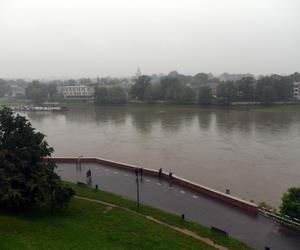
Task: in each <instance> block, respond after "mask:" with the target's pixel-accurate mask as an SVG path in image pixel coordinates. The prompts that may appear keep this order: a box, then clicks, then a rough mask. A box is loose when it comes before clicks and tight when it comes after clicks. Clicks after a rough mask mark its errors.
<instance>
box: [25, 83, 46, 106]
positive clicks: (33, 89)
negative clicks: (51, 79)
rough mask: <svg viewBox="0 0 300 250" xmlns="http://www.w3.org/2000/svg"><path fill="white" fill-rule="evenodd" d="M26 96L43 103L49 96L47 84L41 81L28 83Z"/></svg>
mask: <svg viewBox="0 0 300 250" xmlns="http://www.w3.org/2000/svg"><path fill="white" fill-rule="evenodd" d="M25 93H26V97H27V98H28V99H30V100H32V101H33V102H35V103H42V102H43V101H45V100H46V97H47V86H46V85H45V84H42V83H40V82H39V81H33V82H31V83H29V84H28V86H27V88H26V90H25Z"/></svg>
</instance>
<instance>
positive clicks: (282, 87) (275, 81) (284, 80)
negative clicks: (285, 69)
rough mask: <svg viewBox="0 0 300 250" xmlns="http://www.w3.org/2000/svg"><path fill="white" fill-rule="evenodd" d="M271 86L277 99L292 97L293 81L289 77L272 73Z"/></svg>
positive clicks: (282, 99) (286, 99)
mask: <svg viewBox="0 0 300 250" xmlns="http://www.w3.org/2000/svg"><path fill="white" fill-rule="evenodd" d="M271 80H272V86H273V88H274V91H275V97H276V100H277V101H288V100H289V99H290V98H292V97H293V87H294V85H293V82H292V80H291V79H290V78H289V77H286V76H280V75H272V76H271Z"/></svg>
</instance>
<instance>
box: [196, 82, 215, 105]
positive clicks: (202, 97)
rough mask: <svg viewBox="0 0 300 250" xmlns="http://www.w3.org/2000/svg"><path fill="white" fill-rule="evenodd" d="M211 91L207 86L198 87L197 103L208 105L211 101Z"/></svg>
mask: <svg viewBox="0 0 300 250" xmlns="http://www.w3.org/2000/svg"><path fill="white" fill-rule="evenodd" d="M212 97H213V96H212V93H211V89H210V87H208V86H206V85H205V86H202V87H200V89H199V93H198V103H199V104H202V105H209V104H211V102H212Z"/></svg>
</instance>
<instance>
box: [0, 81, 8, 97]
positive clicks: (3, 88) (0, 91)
mask: <svg viewBox="0 0 300 250" xmlns="http://www.w3.org/2000/svg"><path fill="white" fill-rule="evenodd" d="M8 89H9V87H8V85H7V83H6V81H4V80H3V79H0V97H3V96H4V95H5V94H6V93H7V92H8Z"/></svg>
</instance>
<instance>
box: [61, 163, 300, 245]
mask: <svg viewBox="0 0 300 250" xmlns="http://www.w3.org/2000/svg"><path fill="white" fill-rule="evenodd" d="M57 166H58V168H57V170H56V171H57V173H58V174H59V175H60V176H61V177H62V179H64V180H67V181H71V182H77V181H81V182H86V172H87V171H88V170H89V169H90V170H91V172H92V181H93V185H96V184H97V185H98V186H99V189H102V190H105V191H108V192H112V193H115V194H119V195H122V196H125V197H128V198H130V199H133V200H135V199H136V177H135V173H133V172H131V171H127V170H120V169H116V168H112V167H108V166H103V165H100V164H93V163H82V165H81V169H80V168H78V167H76V165H75V163H58V164H57ZM139 184H140V201H141V203H143V204H147V205H150V206H153V207H157V208H160V209H162V210H165V211H168V212H172V213H175V214H178V215H180V214H182V213H184V214H185V216H186V218H187V219H188V220H191V221H194V222H197V223H200V224H202V225H205V226H207V227H212V226H214V227H217V228H220V229H222V230H225V231H226V232H228V234H229V235H230V236H232V237H233V238H235V239H238V240H240V241H242V242H244V243H246V244H247V245H249V246H251V247H253V248H255V249H261V250H264V249H265V247H266V246H267V247H269V248H270V249H271V250H289V249H291V250H299V249H300V233H296V232H294V231H292V230H290V229H288V228H286V227H284V226H281V225H280V224H278V223H276V222H274V221H272V220H271V219H269V218H266V217H264V216H262V215H260V214H258V215H253V214H251V213H249V212H245V211H243V210H242V209H240V208H235V207H233V206H231V205H227V204H225V203H224V202H221V201H218V200H216V199H213V198H210V197H208V196H205V195H201V194H199V193H195V192H193V191H190V190H188V189H185V188H182V187H180V186H177V185H175V184H173V185H171V186H170V183H169V182H168V181H165V180H160V179H159V178H157V177H151V176H144V177H143V178H142V180H141V179H140V182H139Z"/></svg>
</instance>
